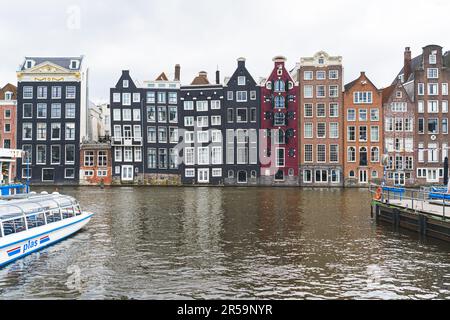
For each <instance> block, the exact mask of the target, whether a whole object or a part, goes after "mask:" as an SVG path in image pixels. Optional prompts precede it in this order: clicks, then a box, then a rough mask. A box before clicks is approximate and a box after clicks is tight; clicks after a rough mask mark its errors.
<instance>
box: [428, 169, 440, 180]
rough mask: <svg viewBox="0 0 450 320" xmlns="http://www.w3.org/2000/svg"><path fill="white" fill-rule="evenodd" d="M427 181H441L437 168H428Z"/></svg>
mask: <svg viewBox="0 0 450 320" xmlns="http://www.w3.org/2000/svg"><path fill="white" fill-rule="evenodd" d="M427 182H439V176H438V173H437V170H436V169H428V170H427Z"/></svg>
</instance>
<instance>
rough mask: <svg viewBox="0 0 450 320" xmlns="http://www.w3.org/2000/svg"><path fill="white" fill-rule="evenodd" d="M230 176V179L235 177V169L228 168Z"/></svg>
mask: <svg viewBox="0 0 450 320" xmlns="http://www.w3.org/2000/svg"><path fill="white" fill-rule="evenodd" d="M228 178H230V179H232V178H234V171H233V170H228Z"/></svg>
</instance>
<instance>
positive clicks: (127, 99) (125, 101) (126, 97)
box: [122, 92, 131, 106]
mask: <svg viewBox="0 0 450 320" xmlns="http://www.w3.org/2000/svg"><path fill="white" fill-rule="evenodd" d="M122 105H124V106H131V93H129V92H124V93H122Z"/></svg>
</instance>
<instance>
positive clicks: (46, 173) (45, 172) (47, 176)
mask: <svg viewBox="0 0 450 320" xmlns="http://www.w3.org/2000/svg"><path fill="white" fill-rule="evenodd" d="M54 171H55V169H50V168H46V169H42V181H53V180H54V179H55V178H54Z"/></svg>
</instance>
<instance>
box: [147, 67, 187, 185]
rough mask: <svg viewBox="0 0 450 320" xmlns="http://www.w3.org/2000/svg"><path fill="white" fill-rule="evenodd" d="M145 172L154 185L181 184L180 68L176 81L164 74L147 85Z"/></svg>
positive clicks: (177, 69)
mask: <svg viewBox="0 0 450 320" xmlns="http://www.w3.org/2000/svg"><path fill="white" fill-rule="evenodd" d="M142 90H143V97H142V98H143V100H144V103H145V110H144V117H143V119H144V127H143V128H144V162H145V167H144V173H145V183H146V184H150V185H161V184H162V185H179V184H180V183H181V179H180V178H181V177H180V171H179V168H178V166H179V156H178V154H179V150H178V149H179V147H178V143H179V141H180V138H179V137H180V135H179V130H178V129H179V128H178V126H179V115H178V108H179V101H180V98H179V96H180V65H178V64H177V65H176V66H175V74H174V77H173V80H169V78H168V77H167V75H166V74H165V73H164V72H163V73H161V74H160V75H159V76H158V77H157V78H156V79H155V80H154V81H144V83H143V88H142Z"/></svg>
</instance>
